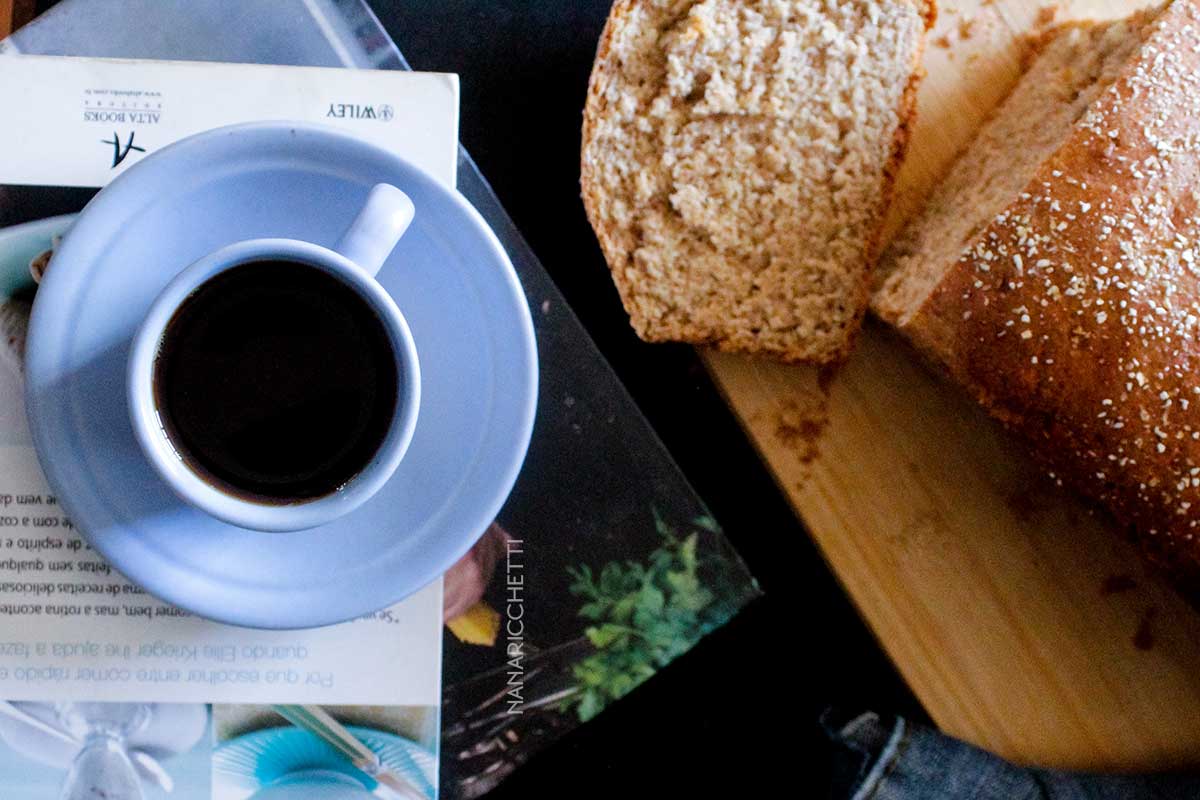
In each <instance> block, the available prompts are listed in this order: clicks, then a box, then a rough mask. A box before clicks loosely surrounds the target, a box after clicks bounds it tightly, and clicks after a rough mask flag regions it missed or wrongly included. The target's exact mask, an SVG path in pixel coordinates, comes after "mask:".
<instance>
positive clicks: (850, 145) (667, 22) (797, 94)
mask: <svg viewBox="0 0 1200 800" xmlns="http://www.w3.org/2000/svg"><path fill="white" fill-rule="evenodd" d="M933 16H934V10H933V0H700V1H697V0H617V2H616V3H615V4H614V5H613V8H612V12H611V14H610V16H609V19H608V24H607V26H606V27H605V30H604V34H603V36H602V38H601V40H600V46H599V50H598V52H597V55H596V62H595V67H594V69H593V72H592V79H591V83H590V86H589V91H588V99H587V106H586V109H585V111H584V130H583V150H582V170H581V176H582V189H583V198H584V203H585V205H586V208H587V213H588V218H589V219H590V221H591V223H592V227H593V228H594V229H595V231H596V234H597V236H598V238H599V240H600V244H601V247H602V249H603V251H604V255H605V258H606V259H607V261H608V264H609V267H610V268H611V270H612V274H613V279H614V281H615V283H616V285H617V288H618V290H619V292H620V295H621V299H622V301H623V302H624V305H625V308H626V310H627V311H628V313H629V316H630V320H631V321H632V323H633V327H634V328H635V329H636V331H637V332H638V334H640V335H641V336H642V337H643V338H645V339H647V340H651V341H663V340H674V341H685V342H694V343H699V344H712V345H715V346H717V347H720V348H722V349H729V350H742V351H750V352H759V353H767V354H770V355H773V356H776V357H778V358H781V359H785V360H788V361H812V362H828V361H832V360H836V359H838V358H840V357H841V356H843V355H844V354H845V352H846V351H847V349H848V347H849V344H850V340H851V337H852V335H853V333H854V331H855V330H856V329H857V327H858V325H859V323H860V320H861V317H862V314H863V311H864V309H865V307H866V303H867V297H868V293H869V277H868V274H869V269H870V266H871V265H872V263H873V262H874V261H875V260H876V257H877V249H878V241H879V235H880V230H881V226H882V221H883V216H884V211H885V209H886V206H887V203H888V200H889V196H890V192H891V186H892V182H893V177H894V174H895V172H896V170H897V168H898V165H899V162H900V159H901V157H902V154H903V150H904V145H905V142H906V139H907V130H908V126H909V125H910V123H911V120H912V118H913V106H914V99H915V87H916V82H917V74H918V69H919V67H918V64H919V61H920V56H921V52H922V48H923V43H924V35H925V31H926V28H927V27H928V26H929V25H930V24H932V20H933Z"/></svg>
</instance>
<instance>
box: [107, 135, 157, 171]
mask: <svg viewBox="0 0 1200 800" xmlns="http://www.w3.org/2000/svg"><path fill="white" fill-rule="evenodd" d="M135 133H136V132H135V131H130V132H129V141H128V142H126V143H125V146H124V147H121V137H120V136H118V135H117V132H116V131H113V137H112V139H102V140H101V143H102V144H111V145H112V149H113V160H112V169H116V168H117V166H118V165H119V164H120V163H121V162H122V161H124V160H125V157H126V156H127V155H129V153H130V151H131V150H135V151H137V152H139V153H144V152H146V148H144V147H138V146H137V145H136V144H134V143H133V137H134V135H135Z"/></svg>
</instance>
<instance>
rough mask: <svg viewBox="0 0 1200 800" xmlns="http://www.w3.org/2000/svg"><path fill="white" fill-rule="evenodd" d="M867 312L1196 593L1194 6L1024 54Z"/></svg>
mask: <svg viewBox="0 0 1200 800" xmlns="http://www.w3.org/2000/svg"><path fill="white" fill-rule="evenodd" d="M883 271H884V274H883V275H882V280H881V282H880V285H879V287H878V289H877V291H876V292H875V294H874V296H873V299H872V303H873V307H874V309H875V311H876V312H877V313H878V314H879V315H880V316H881V317H883V318H884V319H885V320H887V321H889V322H891V323H892V324H894V325H895V326H896V327H897V328H899V330H900V331H902V332H903V333H904V334H905V335H906V336H907V337H909V338H910V339H911V340H912V341H913V342H914V343H915V344H916V345H917V347H918V348H919V349H920V350H922V351H923V352H924V353H926V354H927V355H928V356H930V357H931V358H932V359H933V360H934V361H936V362H937V363H939V364H941V365H942V366H943V367H944V368H945V369H946V370H947V371H948V372H949V373H950V375H952V376H953V377H954V378H955V379H957V380H958V381H959V382H961V383H962V384H963V385H965V386H966V387H967V388H968V389H969V390H970V391H971V392H972V393H973V394H974V395H975V396H976V397H977V398H978V399H979V401H980V402H981V403H982V404H983V405H984V406H986V407H987V408H988V409H989V410H990V411H991V412H992V413H993V414H994V415H995V416H997V417H998V418H999V419H1001V420H1003V421H1004V422H1005V423H1006V424H1007V425H1008V426H1009V427H1011V428H1012V429H1013V430H1014V431H1016V432H1017V433H1018V434H1019V435H1020V436H1021V437H1023V438H1024V439H1026V440H1027V441H1028V442H1029V443H1030V444H1031V445H1032V449H1033V451H1034V452H1035V453H1036V454H1037V455H1038V456H1039V457H1040V458H1041V459H1042V460H1043V461H1044V463H1045V464H1046V465H1047V466H1048V468H1049V470H1050V471H1051V474H1052V475H1053V476H1054V477H1056V478H1057V479H1058V480H1059V481H1060V482H1062V483H1066V484H1069V485H1071V486H1073V487H1075V488H1076V489H1078V490H1080V491H1082V492H1083V493H1085V494H1086V495H1089V496H1090V497H1092V498H1094V499H1096V500H1098V501H1100V502H1101V503H1102V504H1104V505H1106V506H1107V507H1108V508H1110V509H1111V510H1112V512H1113V514H1114V515H1115V517H1116V519H1117V520H1118V521H1119V522H1121V523H1123V524H1125V525H1127V526H1128V527H1129V528H1130V529H1131V531H1133V532H1135V534H1136V536H1137V538H1138V539H1139V540H1140V541H1141V542H1142V543H1144V545H1145V550H1146V552H1147V554H1148V555H1149V556H1150V558H1151V560H1153V561H1155V562H1157V563H1159V564H1160V565H1162V566H1164V567H1166V568H1167V569H1168V570H1169V571H1170V572H1172V573H1173V574H1174V577H1175V578H1176V579H1177V581H1178V582H1179V583H1180V584H1182V585H1183V586H1184V588H1185V589H1186V590H1187V591H1188V592H1189V593H1190V594H1192V595H1193V596H1200V595H1198V594H1196V590H1197V589H1200V539H1198V538H1197V537H1198V535H1200V341H1198V338H1197V337H1198V332H1200V13H1198V10H1197V3H1196V1H1195V0H1176V1H1175V2H1173V3H1170V4H1168V5H1166V6H1164V7H1160V8H1156V9H1153V10H1149V11H1146V12H1142V13H1138V14H1135V15H1134V16H1132V17H1130V18H1128V19H1126V20H1120V21H1116V22H1107V23H1096V24H1079V25H1072V26H1069V27H1066V28H1062V29H1060V30H1058V31H1056V32H1055V33H1054V35H1051V36H1048V37H1047V38H1046V39H1045V40H1044V41H1043V42H1041V43H1040V45H1039V47H1038V50H1037V54H1036V57H1035V59H1034V60H1033V62H1032V64H1031V65H1030V67H1029V69H1028V72H1027V73H1026V74H1025V75H1024V77H1023V78H1022V79H1021V81H1020V83H1019V84H1018V85H1017V86H1016V88H1015V90H1014V91H1013V92H1012V94H1011V95H1010V96H1009V97H1008V98H1007V100H1006V101H1005V102H1004V103H1002V104H1001V105H1000V106H999V108H998V109H997V110H996V112H995V113H994V115H993V116H992V118H991V119H990V120H989V121H988V122H987V123H986V124H985V125H984V127H983V128H982V129H981V131H980V132H979V134H978V136H977V138H976V139H975V141H974V143H973V144H971V145H970V147H969V148H968V149H967V150H966V151H965V152H964V153H963V154H962V155H961V156H960V157H959V159H958V160H957V162H956V163H955V164H954V165H953V166H952V168H951V169H950V172H949V174H948V176H947V177H946V179H945V182H944V183H943V184H942V185H941V186H940V188H938V189H937V190H936V191H935V193H934V195H933V196H932V198H931V199H930V201H929V203H928V205H927V207H926V208H925V209H924V211H923V212H922V213H921V214H920V215H918V217H917V218H916V219H915V220H914V221H913V222H911V224H910V225H909V226H908V228H907V229H906V230H905V231H904V232H903V233H902V234H901V236H900V238H899V239H898V241H897V242H896V243H895V244H894V246H893V247H892V248H891V249H890V250H889V252H888V253H887V254H885V256H884V259H883Z"/></svg>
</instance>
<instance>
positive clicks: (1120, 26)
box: [871, 11, 1161, 327]
mask: <svg viewBox="0 0 1200 800" xmlns="http://www.w3.org/2000/svg"><path fill="white" fill-rule="evenodd" d="M1159 13H1161V12H1160V11H1154V12H1145V13H1139V14H1135V15H1133V16H1132V17H1129V18H1127V19H1119V20H1114V21H1108V22H1074V23H1067V24H1065V25H1062V26H1059V27H1058V28H1055V29H1053V30H1051V31H1048V32H1046V33H1044V34H1043V35H1042V36H1041V37H1039V39H1038V40H1037V42H1036V43H1035V44H1034V49H1035V53H1034V55H1035V57H1033V58H1031V59H1030V60H1029V63H1028V69H1027V71H1026V73H1025V74H1024V75H1023V76H1022V78H1021V80H1020V81H1019V82H1018V84H1017V85H1016V87H1014V89H1013V91H1012V93H1011V94H1010V95H1009V96H1008V98H1007V99H1006V100H1005V101H1004V102H1003V103H1001V104H1000V106H999V107H998V108H997V109H996V110H995V111H994V112H993V114H992V115H991V117H990V118H989V120H988V121H987V122H986V123H985V124H984V126H983V127H982V128H981V129H980V131H979V133H978V134H977V136H976V138H975V140H974V141H973V142H972V143H971V145H970V147H968V149H967V150H966V151H965V152H964V153H963V154H962V155H961V156H960V157H959V159H958V160H957V161H956V162H955V163H954V164H953V165H952V166H951V168H950V171H949V173H948V174H947V175H946V177H945V179H944V180H943V181H942V183H941V184H940V185H939V186H938V188H937V189H936V190H935V191H934V193H933V194H932V195H931V196H930V198H929V200H928V201H927V202H926V206H925V208H924V209H923V211H922V212H921V213H920V214H919V215H918V217H917V218H916V219H915V220H913V221H912V222H911V223H910V224H909V225H908V226H907V227H906V228H905V230H904V231H903V232H902V233H901V234H900V236H898V237H897V239H896V241H895V242H893V244H892V245H891V247H890V248H889V250H888V251H887V252H886V253H885V254H884V257H883V262H882V264H881V270H880V274H879V276H878V277H877V289H876V291H875V292H874V295H873V296H872V299H871V304H872V309H873V310H874V311H875V313H877V314H878V315H879V316H880V317H882V318H883V319H885V320H886V321H888V322H890V323H892V324H894V325H898V326H900V327H904V326H905V325H906V324H907V323H908V322H909V320H910V319H911V318H912V317H913V315H914V314H916V313H917V311H918V310H919V309H920V308H921V306H922V305H923V304H924V303H925V301H926V299H927V298H928V297H929V295H930V293H931V292H932V291H933V290H934V289H935V288H936V287H937V285H938V284H939V283H940V282H941V280H942V278H943V276H944V275H945V274H946V272H947V271H949V270H950V269H952V268H953V267H954V265H955V264H956V263H957V262H958V260H959V258H960V257H962V256H964V255H965V254H967V253H968V252H969V251H970V250H971V248H972V245H973V244H974V242H975V239H976V237H977V236H978V235H979V234H980V233H981V232H982V231H983V230H984V229H985V228H986V227H987V225H988V224H989V223H991V222H992V220H993V219H994V218H995V217H996V216H997V215H998V214H1000V213H1001V212H1003V211H1004V209H1005V208H1006V207H1007V206H1008V205H1009V204H1010V203H1011V202H1012V201H1013V199H1014V198H1016V197H1017V196H1018V195H1019V194H1020V193H1021V192H1022V191H1024V190H1025V189H1026V188H1027V186H1028V184H1029V183H1030V182H1031V181H1033V180H1034V178H1035V175H1036V174H1037V172H1038V169H1039V168H1040V167H1041V166H1042V164H1043V163H1044V162H1045V161H1046V160H1047V159H1048V158H1050V157H1051V156H1052V155H1053V154H1054V153H1055V152H1056V151H1057V150H1058V149H1059V148H1060V147H1062V145H1063V144H1064V143H1065V142H1066V140H1067V138H1068V137H1069V136H1070V134H1071V132H1072V130H1073V129H1074V128H1075V126H1076V124H1077V123H1078V122H1079V121H1080V119H1081V118H1082V117H1083V115H1084V113H1085V112H1086V111H1087V109H1088V107H1089V106H1090V105H1091V104H1092V103H1093V102H1094V101H1095V100H1096V99H1097V98H1098V97H1099V96H1100V95H1101V94H1102V93H1103V92H1104V90H1105V89H1107V88H1108V87H1109V86H1111V85H1112V83H1113V81H1115V80H1116V78H1117V75H1118V73H1119V72H1120V70H1121V68H1122V67H1123V66H1124V65H1125V63H1126V62H1127V61H1128V60H1129V58H1130V57H1131V56H1132V55H1133V54H1134V53H1135V52H1136V50H1137V48H1138V47H1139V46H1140V45H1141V44H1142V42H1143V41H1144V39H1145V37H1146V35H1147V34H1148V32H1149V30H1150V27H1151V25H1150V23H1152V22H1153V21H1154V19H1155V18H1156V16H1157V15H1158V14H1159Z"/></svg>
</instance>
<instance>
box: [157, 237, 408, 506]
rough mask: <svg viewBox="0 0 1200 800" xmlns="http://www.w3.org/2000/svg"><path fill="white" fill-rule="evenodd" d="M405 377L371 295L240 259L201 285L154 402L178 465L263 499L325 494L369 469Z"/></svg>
mask: <svg viewBox="0 0 1200 800" xmlns="http://www.w3.org/2000/svg"><path fill="white" fill-rule="evenodd" d="M401 380H402V376H401V375H399V374H398V370H397V366H396V358H395V354H394V351H393V348H392V343H391V340H390V338H389V336H388V332H387V329H386V328H385V327H384V324H383V323H382V322H381V321H380V319H379V317H378V315H377V314H376V312H375V310H374V309H373V308H372V306H371V305H370V304H369V303H368V302H367V300H365V299H364V298H363V297H362V296H361V295H360V294H359V293H358V292H357V291H355V290H354V289H352V288H350V287H349V286H347V285H346V284H345V283H343V282H342V281H341V280H339V279H338V278H336V277H334V276H332V275H330V274H328V273H327V272H325V271H323V270H321V269H318V268H317V267H313V266H310V265H308V264H303V263H299V262H294V261H281V260H266V261H253V262H250V263H246V264H240V265H238V266H235V267H232V268H230V269H228V270H225V271H224V272H222V273H220V274H218V275H216V276H215V277H213V278H211V279H209V280H208V281H206V282H205V283H203V284H201V285H200V286H199V287H197V288H196V290H195V291H193V292H192V294H191V295H190V296H188V298H187V299H186V300H184V302H183V303H182V304H181V305H180V306H179V308H178V309H177V310H176V311H175V314H174V316H172V318H171V320H170V322H169V323H168V324H167V327H166V330H165V332H164V333H163V336H162V339H161V340H160V344H159V349H158V354H157V357H156V358H155V361H154V397H155V403H156V405H157V408H158V413H159V417H160V419H161V422H162V425H163V429H164V431H165V432H166V434H167V436H168V438H169V439H170V440H171V443H172V444H173V445H174V447H175V449H176V451H177V452H178V454H179V456H180V458H181V459H182V460H183V461H184V463H186V464H187V465H188V466H189V467H190V468H191V469H192V470H193V471H194V472H195V473H197V474H198V475H200V476H202V477H203V478H204V479H205V480H206V481H207V482H208V483H210V484H212V485H213V486H215V487H217V488H219V489H221V490H223V491H226V492H228V493H230V494H232V495H235V496H239V497H242V498H243V499H251V500H255V501H258V502H264V503H294V502H303V501H305V500H311V499H315V498H318V497H322V496H324V495H327V494H330V493H332V492H334V491H336V490H337V489H338V488H340V487H341V486H344V485H345V484H346V483H347V482H348V481H349V480H350V479H352V478H353V477H354V476H355V475H356V474H358V472H359V471H361V470H362V469H363V468H364V467H365V466H367V464H369V463H370V462H371V459H372V458H373V457H374V455H375V453H376V452H377V451H378V450H379V447H380V445H381V444H382V443H383V441H384V439H385V438H386V436H387V433H388V430H389V428H390V427H391V424H392V420H393V417H394V416H395V413H396V407H397V403H398V402H399V388H400V381H401Z"/></svg>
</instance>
